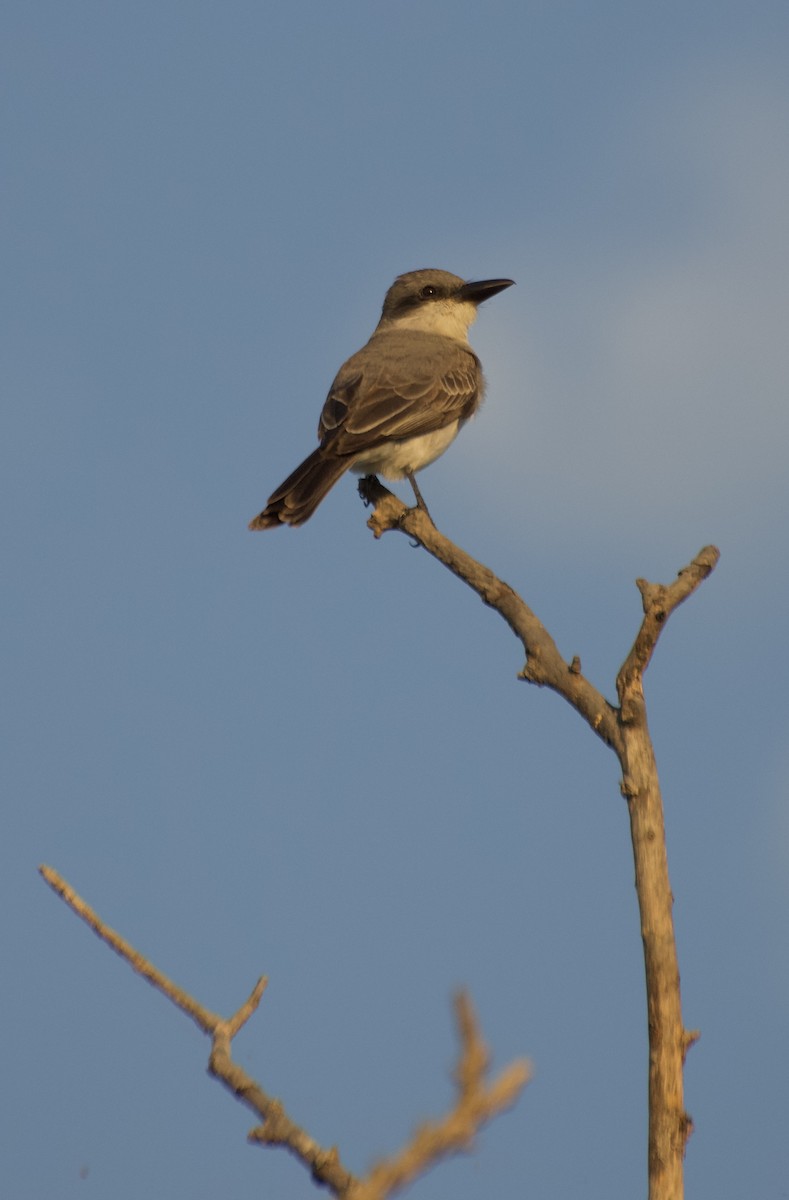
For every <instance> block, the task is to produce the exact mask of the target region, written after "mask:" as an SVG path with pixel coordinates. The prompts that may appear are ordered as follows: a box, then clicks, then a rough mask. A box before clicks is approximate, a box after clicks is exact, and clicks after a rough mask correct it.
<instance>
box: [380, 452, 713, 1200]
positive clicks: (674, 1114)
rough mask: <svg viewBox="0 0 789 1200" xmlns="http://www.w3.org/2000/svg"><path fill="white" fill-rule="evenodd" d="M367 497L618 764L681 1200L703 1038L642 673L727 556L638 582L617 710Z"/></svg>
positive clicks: (547, 643) (655, 1178)
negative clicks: (677, 909) (663, 579)
mask: <svg viewBox="0 0 789 1200" xmlns="http://www.w3.org/2000/svg"><path fill="white" fill-rule="evenodd" d="M359 493H360V495H361V496H362V499H363V500H364V501H365V502H366V503H367V504H372V505H373V506H374V511H373V514H372V516H371V517H370V519H369V520H368V522H367V524H368V526H369V528H370V529H371V530H372V532H373V533H374V534H375V536H376V537H377V538H379V537H381V535H382V534H383V533H385V532H387V531H388V530H399V531H400V532H401V533H405V534H407V535H408V536H409V537H411V538H414V539H415V540H416V541H417V542H418V543H419V544H420V545H422V546H423V547H424V548H425V549H426V550H427V551H428V553H430V554H432V555H433V557H434V558H436V559H438V561H439V562H441V563H443V564H444V566H446V567H448V568H449V570H450V571H452V572H453V573H454V574H455V575H457V576H458V578H459V579H462V580H463V582H464V583H467V584H468V586H469V587H471V588H472V589H473V590H474V591H475V592H476V593H477V594H478V595H479V596H480V597H481V599H482V600H483V601H484V602H485V604H487V605H488V606H489V607H490V608H493V609H495V610H496V611H497V612H498V613H499V614H500V615H501V616H502V617H503V618H504V620H505V621H506V622H507V624H508V625H509V627H510V629H511V630H512V631H513V633H514V634H515V635H516V637H518V638H519V639H520V641H521V644H522V646H523V649H524V651H525V654H526V665H525V666H524V668H523V670H522V671H521V673H520V677H521V678H522V679H525V680H527V681H528V682H529V683H535V684H537V685H538V686H540V687H549V688H552V689H553V691H555V692H558V694H559V695H560V696H563V697H564V699H565V700H566V701H567V702H568V704H571V705H572V706H573V708H575V710H576V711H577V712H578V713H579V714H580V715H581V716H582V717H583V718H584V720H585V721H586V722H587V724H588V725H590V726H591V728H592V730H593V731H594V732H595V733H596V734H597V736H598V737H600V738H601V739H602V741H603V742H605V744H606V745H607V746H609V747H610V748H611V749H612V750H613V751H614V753H615V754H616V756H617V758H618V760H619V764H620V767H621V773H622V782H621V789H622V793H623V795H624V796H625V798H626V800H627V805H628V812H629V815H630V831H631V841H632V845H633V861H634V865H635V881H636V892H637V895H638V905H639V913H640V919H641V936H642V941H643V946H644V966H645V974H646V993H647V1023H648V1031H649V1154H648V1173H649V1197H650V1200H681V1197H682V1195H683V1159H684V1154H685V1147H686V1145H687V1140H688V1138H689V1136H690V1133H691V1131H692V1128H693V1123H692V1121H691V1119H690V1117H689V1116H688V1114H687V1113H686V1112H685V1107H684V1100H683V1094H684V1091H683V1065H684V1061H685V1055H686V1053H687V1051H688V1048H689V1046H691V1045H692V1044H693V1042H694V1041H695V1040H696V1039H697V1038H698V1036H699V1035H698V1032H696V1031H688V1030H686V1029H685V1027H684V1024H683V1021H682V1009H681V1001H680V986H679V964H678V960H677V949H676V939H675V936H674V921H673V915H672V907H673V896H672V894H671V885H670V882H669V874H668V860H667V857H666V839H665V826H664V818H663V801H662V798H661V794H660V784H659V780H658V772H657V764H656V761H655V754H654V749H653V746H652V740H651V737H650V734H649V729H648V726H647V716H646V705H645V701H644V689H643V676H644V672H645V670H646V669H647V667H648V666H649V662H650V660H651V658H652V654H653V652H654V649H655V646H656V645H657V641H658V638H659V637H660V634H661V632H662V630H663V629H664V628H665V625H666V622H667V621H668V618H669V617H670V616H671V614H672V613H673V612H674V610H675V609H676V608H677V607H678V606H679V605H680V604H681V603H682V602H683V601H684V600H686V599H687V598H688V597H689V596H690V595H691V594H692V593H693V592H694V591H695V590H696V588H697V587H698V586H699V584H700V583H702V582H703V581H704V580H705V579H706V578H707V576H708V575H709V574H710V572H711V571H712V570H714V568H715V565H716V563H717V561H718V558H719V553H718V551H717V550H716V549H715V547H714V546H706V547H705V548H704V549H703V550H701V551H700V552H699V554H698V555H697V556H696V558H694V559H693V561H692V562H691V563H689V564H688V566H686V567H684V568H683V569H682V570H681V571H680V572H679V575H678V577H677V579H676V581H675V582H674V583H672V584H669V585H663V584H653V583H648V582H647V581H646V580H643V579H639V580H637V586H638V588H639V591H640V592H641V599H642V605H643V610H644V618H643V621H642V623H641V628H640V629H639V631H638V634H637V636H636V639H635V642H634V643H633V646H632V648H631V650H630V652H629V653H628V655H627V657H626V658H625V661H624V663H623V665H622V667H621V669H620V671H619V674H618V676H617V681H616V686H617V694H618V698H619V706H618V707H616V706H614V705H612V704H610V703H609V702H608V701H607V700H606V699H605V697H604V696H603V695H602V693H600V692H599V691H598V690H597V689H596V688H595V687H594V686H593V685H592V684H591V683H590V682H589V681H588V680H587V679H586V678H585V677H584V675H583V674H582V671H581V664H580V661H579V659H578V658H577V657H576V658H573V659H572V660H571V661H570V662H569V663H568V662H567V661H565V659H564V658H562V656H561V654H560V653H559V650H558V649H557V647H556V643H555V642H554V640H553V638H552V637H551V636H550V634H549V633H548V631H547V630H546V628H545V626H544V625H543V624H542V622H541V621H540V620H539V619H538V618H537V617H536V616H535V614H534V613H533V612H532V610H531V609H530V608H529V607H528V605H527V604H526V603H525V602H524V601H523V600H522V599H521V597H520V596H519V595H518V594H517V592H515V591H514V590H513V589H512V588H511V587H510V586H509V585H508V584H506V583H504V582H503V581H502V580H500V579H498V578H497V576H495V575H494V574H493V572H492V571H490V570H489V569H488V568H487V567H485V566H483V565H482V564H481V563H479V562H477V561H476V560H475V559H473V558H471V556H470V555H468V554H466V553H465V551H463V550H461V549H460V548H459V547H458V546H455V545H454V544H453V543H452V542H450V541H449V539H448V538H445V537H444V536H443V534H441V533H439V531H438V530H437V529H436V527H435V525H434V524H433V522H432V521H431V519H430V517H429V516H428V515H427V513H426V512H425V511H424V510H422V509H420V508H406V506H405V505H404V504H403V503H402V502H401V501H400V500H398V498H397V497H396V496H394V495H393V494H392V493H391V492H390V491H389V490H388V489H387V488H385V487H383V485H382V484H381V483H380V482H379V481H378V479H376V478H375V477H374V476H368V477H367V478H365V479H362V480H361V482H360V483H359Z"/></svg>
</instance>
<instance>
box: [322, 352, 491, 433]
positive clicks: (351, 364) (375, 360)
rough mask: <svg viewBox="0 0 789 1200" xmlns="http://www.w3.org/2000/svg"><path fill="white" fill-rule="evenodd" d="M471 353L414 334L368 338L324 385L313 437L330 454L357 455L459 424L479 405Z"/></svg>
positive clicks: (477, 375)
mask: <svg viewBox="0 0 789 1200" xmlns="http://www.w3.org/2000/svg"><path fill="white" fill-rule="evenodd" d="M482 387H483V383H482V370H481V368H480V365H479V359H478V358H477V356H476V355H475V354H474V352H473V350H472V349H471V348H470V347H468V346H464V345H462V344H461V343H459V342H454V341H452V340H451V339H450V338H444V337H440V336H438V335H435V334H430V333H424V334H422V333H416V332H414V331H391V332H389V333H381V334H377V335H375V336H374V337H373V338H371V340H370V341H369V342H368V343H367V345H366V346H365V347H364V348H363V349H362V350H360V351H359V352H358V354H354V356H353V358H349V359H348V361H347V363H345V365H344V366H343V367H341V368H340V371H339V373H338V375H337V378H336V379H335V381H334V383H333V384H332V387H331V390H330V391H329V395H328V396H327V397H326V403H325V404H324V406H323V412H322V413H321V418H320V424H319V426H318V437H319V438H320V440H321V444H322V445H324V446H328V445H329V444H330V445H331V448H332V451H333V452H334V453H335V454H342V455H345V454H357V453H363V452H364V451H365V450H368V449H370V448H371V447H373V446H377V445H379V444H380V443H381V442H382V441H387V440H389V439H390V438H409V437H418V436H420V435H422V434H425V433H432V432H433V431H435V430H436V429H443V428H444V427H445V426H446V425H451V424H452V423H453V422H454V421H465V420H467V418H468V417H470V416H471V414H472V413H473V412H474V411H475V409H476V408H477V406H478V404H479V402H480V400H481V398H482Z"/></svg>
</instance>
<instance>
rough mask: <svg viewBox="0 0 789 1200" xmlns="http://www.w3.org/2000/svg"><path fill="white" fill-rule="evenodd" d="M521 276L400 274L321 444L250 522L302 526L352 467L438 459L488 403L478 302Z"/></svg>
mask: <svg viewBox="0 0 789 1200" xmlns="http://www.w3.org/2000/svg"><path fill="white" fill-rule="evenodd" d="M512 283H513V280H512V279H483V280H479V281H477V282H473V283H467V282H466V281H465V280H463V279H461V278H460V277H459V276H457V275H452V274H450V272H449V271H436V270H425V271H409V272H408V273H407V274H405V275H400V276H398V278H397V279H396V280H395V281H394V283H393V284H392V286H391V287H390V288H389V291H388V292H387V293H386V297H385V299H384V306H383V311H382V313H381V319H380V321H379V322H378V325H377V327H376V329H375V332H374V333H373V335H372V337H371V338H370V340H369V342H368V343H367V345H366V346H364V347H363V348H362V349H361V350H359V351H358V353H357V354H354V355H353V357H352V358H349V359H348V361H347V362H346V363H344V364H343V366H342V367H340V370H339V371H338V373H337V377H336V379H335V380H334V383H333V384H332V385H331V388H330V390H329V394H328V396H327V397H326V403H325V404H324V406H323V411H322V412H321V416H320V421H319V423H318V440H319V442H320V445H319V446H318V449H317V450H314V451H313V452H312V454H310V456H309V458H305V460H304V462H303V463H302V464H301V466H298V467H296V470H295V471H294V472H293V474H292V475H289V476H288V478H287V479H286V480H285V482H284V483H282V484H280V486H279V487H278V488H277V490H276V491H275V492H273V493H272V495H271V496H270V497H269V501H268V504H267V505H266V507H265V508H264V509H263V512H262V513H259V514H258V516H256V517H255V518H254V520H252V521H250V523H249V528H250V529H270V528H271V527H272V526H274V525H301V524H303V522H304V521H306V520H307V518H308V517H311V516H312V514H313V513H314V511H315V509H316V508H317V507H318V505H319V504H320V502H321V500H322V499H323V497H324V496H325V495H326V493H327V492H328V491H329V489H330V488H331V487H333V486H334V484H335V483H336V482H337V480H338V479H339V478H340V476H341V475H342V474H343V473H344V472H345V471H347V470H349V469H350V470H352V471H355V472H356V473H357V474H359V475H379V474H380V475H383V476H384V478H385V479H408V480H409V482H410V483H411V486H412V488H413V489H414V495H415V496H416V499H417V503H418V504H419V505H420V506H421V507H424V503H423V501H422V497H421V495H420V492H419V488H418V487H417V485H416V480H415V479H414V474H415V473H416V472H417V471H421V470H422V468H423V467H426V466H428V465H429V464H430V463H432V462H434V461H435V460H436V459H437V458H438V456H439V455H440V454H443V453H444V451H445V450H446V448H447V447H448V446H449V445H450V443H451V442H452V441H454V439H455V437H456V436H457V434H458V432H459V431H460V429H461V428H462V427H463V425H465V423H466V421H467V420H468V419H469V417H471V416H473V414H474V413H475V412H476V411H477V409H478V408H479V406H480V404H481V403H482V397H483V394H484V390H485V381H484V378H483V375H482V367H481V365H480V361H479V359H478V358H477V356H476V354H475V353H474V351H473V350H472V349H471V346H470V345H469V342H468V331H469V326H470V325H471V324H472V323H473V321H474V320H475V318H476V315H477V306H478V305H480V304H481V303H482V302H483V300H488V299H489V298H490V297H491V296H495V295H496V294H497V293H498V292H502V291H504V289H505V288H508V287H511V286H512Z"/></svg>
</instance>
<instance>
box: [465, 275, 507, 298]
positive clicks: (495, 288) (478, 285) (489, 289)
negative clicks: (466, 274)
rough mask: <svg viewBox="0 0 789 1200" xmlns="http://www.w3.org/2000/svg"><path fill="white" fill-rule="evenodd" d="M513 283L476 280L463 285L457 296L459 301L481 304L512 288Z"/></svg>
mask: <svg viewBox="0 0 789 1200" xmlns="http://www.w3.org/2000/svg"><path fill="white" fill-rule="evenodd" d="M514 282H515V280H514V279H478V280H475V281H474V282H473V283H464V284H463V287H462V288H461V289H460V291H459V292H458V296H459V297H460V299H461V300H470V301H471V303H472V304H481V303H482V301H483V300H490V298H491V296H497V295H498V294H499V292H503V291H504V289H505V288H508V287H512V285H513V284H514Z"/></svg>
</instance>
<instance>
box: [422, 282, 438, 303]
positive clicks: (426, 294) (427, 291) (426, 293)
mask: <svg viewBox="0 0 789 1200" xmlns="http://www.w3.org/2000/svg"><path fill="white" fill-rule="evenodd" d="M435 294H436V289H435V288H434V287H433V285H432V283H426V284H425V286H424V287H423V288H422V291H421V292H420V293H419V295H420V296H421V297H422V299H423V300H429V299H430V297H431V296H435Z"/></svg>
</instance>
